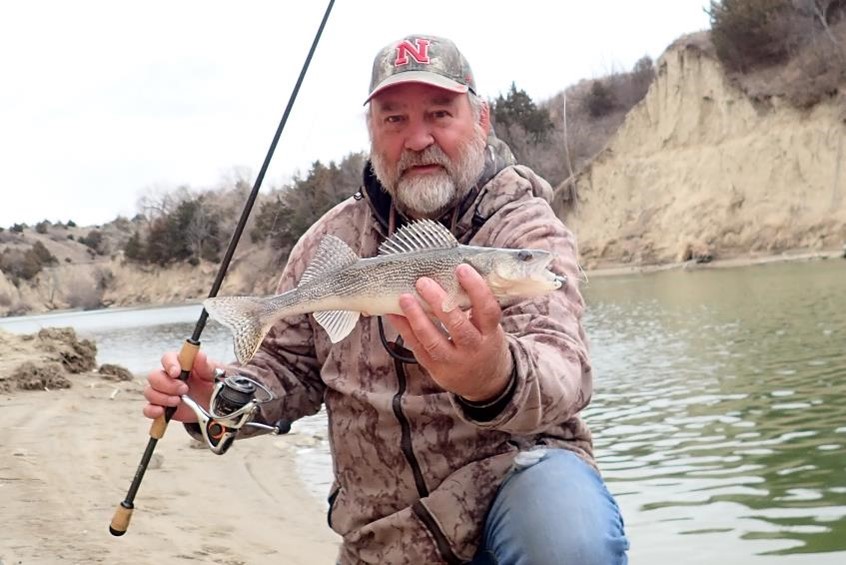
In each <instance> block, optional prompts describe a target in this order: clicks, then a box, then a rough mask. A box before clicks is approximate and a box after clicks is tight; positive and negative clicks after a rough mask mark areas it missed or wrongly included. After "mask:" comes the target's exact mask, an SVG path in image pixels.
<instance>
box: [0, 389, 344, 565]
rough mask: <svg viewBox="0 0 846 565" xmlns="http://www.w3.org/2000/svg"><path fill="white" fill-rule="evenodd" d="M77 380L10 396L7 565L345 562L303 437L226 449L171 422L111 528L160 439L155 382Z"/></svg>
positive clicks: (2, 462)
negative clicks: (304, 454) (308, 481)
mask: <svg viewBox="0 0 846 565" xmlns="http://www.w3.org/2000/svg"><path fill="white" fill-rule="evenodd" d="M71 380H72V381H73V386H72V387H71V388H69V389H64V390H54V391H12V392H10V393H0V426H2V429H3V430H4V433H3V435H2V436H0V453H2V454H3V455H2V457H0V524H3V528H2V532H0V563H3V564H4V565H11V564H18V563H20V564H22V565H30V564H41V563H45V564H49V563H66V562H67V563H109V564H112V563H132V564H139V565H143V564H147V563H149V564H157V565H158V564H161V563H193V564H196V563H221V564H227V565H237V564H248V563H287V564H312V563H333V562H334V559H335V555H336V551H337V544H338V538H337V536H335V534H334V533H332V532H331V530H330V529H329V527H328V526H327V524H326V520H325V508H324V507H323V506H322V505H321V504H320V502H318V500H317V499H316V498H315V497H314V496H313V495H312V494H310V493H309V492H308V491H307V489H306V488H305V485H304V484H302V482H301V481H300V479H299V478H298V477H297V473H296V471H295V464H294V455H295V449H296V448H295V447H294V445H295V443H296V441H297V438H296V436H293V437H289V436H285V437H280V438H269V437H263V438H256V439H253V440H249V441H244V442H242V443H239V444H236V445H235V446H233V447H232V449H231V450H230V451H229V452H228V453H226V454H225V455H223V456H217V455H214V454H212V453H211V452H209V451H207V450H203V449H196V448H193V447H192V446H191V441H190V438H189V436H188V435H187V434H186V433H185V432H184V431H183V430H182V429H181V425H179V424H174V425H172V426H170V427H169V429H168V431H167V434H166V435H165V437H164V438H163V439H162V440H161V441H160V442H159V444H158V446H157V449H156V452H155V454H154V460H158V461H154V464H153V465H151V468H150V469H149V470H148V472H147V474H146V476H145V478H144V481H143V483H142V484H141V488H140V490H139V492H138V496H137V497H136V500H135V502H136V509H135V512H134V515H133V517H132V523H131V524H130V528H129V530H128V532H127V533H126V535H124V536H123V537H120V538H116V537H113V536H111V535H110V534H109V533H108V525H109V522H110V521H111V518H112V515H113V513H114V510H115V508H116V507H117V505H118V504H119V503H120V501H121V500H123V498H124V497H125V495H126V490H127V488H128V487H129V484H130V481H131V479H132V476H133V475H134V473H135V469H136V466H137V464H138V461H139V459H140V457H141V454H142V452H143V449H144V447H145V446H146V444H147V438H148V437H149V436H148V431H149V421H148V420H146V419H145V418H144V417H143V416H142V415H141V407H142V406H143V398H142V396H141V390H142V387H143V381H141V380H140V379H137V378H136V379H134V380H132V381H125V382H112V381H106V380H104V379H103V378H102V377H101V376H99V375H97V374H96V373H83V374H77V375H72V376H71ZM154 467H155V468H154Z"/></svg>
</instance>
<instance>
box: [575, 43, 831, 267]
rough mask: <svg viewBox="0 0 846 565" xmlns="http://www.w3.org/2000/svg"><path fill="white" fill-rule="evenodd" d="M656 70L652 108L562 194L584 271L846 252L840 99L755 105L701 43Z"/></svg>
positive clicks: (678, 48) (646, 105) (647, 103)
mask: <svg viewBox="0 0 846 565" xmlns="http://www.w3.org/2000/svg"><path fill="white" fill-rule="evenodd" d="M657 65H658V69H657V77H656V79H655V81H654V82H653V83H652V84H651V86H650V88H649V90H648V92H647V94H646V96H645V98H644V99H643V100H642V101H640V102H639V103H638V104H637V105H636V106H635V107H634V108H633V109H632V110H631V111H630V112H629V113H628V114H627V116H626V118H625V121H624V123H623V125H622V126H621V127H620V129H619V130H618V131H617V132H616V133H615V134H614V136H613V137H612V138H611V140H610V141H609V143H608V144H607V145H606V147H605V148H604V150H602V151H601V152H600V153H599V154H598V155H597V156H596V158H595V159H594V160H593V161H592V162H591V163H590V164H589V165H588V166H586V167H585V168H584V169H583V170H582V171H581V173H580V174H579V175H578V176H577V178H576V179H575V186H574V187H569V190H568V191H564V190H563V187H562V189H561V190H559V193H560V194H562V193H566V192H570V193H574V194H575V198H573V197H571V198H569V200H568V205H567V207H566V209H565V210H564V211H563V212H562V215H563V217H564V219H565V221H566V222H567V224H568V225H569V226H570V227H571V228H572V229H573V230H574V231H575V233H576V234H577V236H578V239H579V247H580V253H581V260H582V262H583V264H584V265H585V266H587V267H589V268H591V267H593V268H595V267H602V266H610V265H624V264H633V265H648V264H661V263H671V262H675V261H685V260H688V259H692V258H696V257H698V256H699V257H703V258H706V257H708V256H713V257H715V258H737V257H755V256H760V255H775V254H781V253H789V252H796V251H805V252H808V251H826V250H836V249H839V248H841V247H842V246H843V245H844V243H846V198H844V192H846V187H844V178H843V177H844V176H846V171H844V170H843V169H844V163H843V157H844V133H846V123H844V118H845V117H846V111H844V103H843V101H842V100H840V99H839V98H838V97H837V96H832V97H831V98H829V99H828V100H827V101H824V102H823V103H821V104H817V105H816V106H814V107H813V108H811V109H808V110H798V109H796V108H794V107H792V106H790V105H789V104H788V103H787V102H786V101H784V100H783V99H781V98H779V97H768V98H764V99H758V100H753V99H751V98H749V97H748V96H746V95H745V94H744V93H743V92H742V91H741V90H739V89H738V88H736V87H735V86H733V84H732V83H731V81H730V80H729V79H728V78H727V77H726V75H725V73H724V71H723V68H722V67H721V66H720V64H719V62H718V61H717V60H716V59H715V58H714V57H713V55H711V54H709V53H708V52H707V50H705V49H702V48H701V47H700V46H698V45H697V44H696V43H695V42H685V41H679V42H677V43H676V44H674V45H673V46H671V47H670V48H669V49H668V50H667V51H666V52H665V53H664V54H663V55H662V56H661V58H660V59H659V60H658V62H657ZM573 188H574V189H575V190H573Z"/></svg>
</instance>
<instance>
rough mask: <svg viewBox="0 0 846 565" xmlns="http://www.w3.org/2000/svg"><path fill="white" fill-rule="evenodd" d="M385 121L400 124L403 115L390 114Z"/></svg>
mask: <svg viewBox="0 0 846 565" xmlns="http://www.w3.org/2000/svg"><path fill="white" fill-rule="evenodd" d="M385 121H386V122H387V123H389V124H398V123H400V122H401V121H402V116H388V117H387V118H385Z"/></svg>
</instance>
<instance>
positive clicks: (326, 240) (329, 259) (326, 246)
mask: <svg viewBox="0 0 846 565" xmlns="http://www.w3.org/2000/svg"><path fill="white" fill-rule="evenodd" d="M358 259H359V257H358V255H356V254H355V251H353V250H352V249H350V246H349V245H347V244H346V243H344V242H343V241H341V240H340V239H338V238H337V237H335V236H334V235H326V236H323V239H322V240H320V246H319V247H318V248H317V253H315V254H314V259H312V260H311V263H310V264H309V266H308V268H307V269H306V270H305V272H304V273H303V276H302V277H301V278H300V284H304V283H307V282H310V281H312V280H314V279H317V278H320V277H322V276H324V275H327V274H329V273H334V272H335V271H337V270H339V269H343V268H344V267H348V266H350V265H352V264H353V263H355V262H356V261H358Z"/></svg>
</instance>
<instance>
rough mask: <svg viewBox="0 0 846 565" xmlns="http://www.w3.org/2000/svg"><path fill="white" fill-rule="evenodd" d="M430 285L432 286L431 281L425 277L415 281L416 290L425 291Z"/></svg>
mask: <svg viewBox="0 0 846 565" xmlns="http://www.w3.org/2000/svg"><path fill="white" fill-rule="evenodd" d="M431 284H432V281H430V280H429V279H427V278H426V277H423V278H421V279H419V280H418V281H417V288H420V289H426V288H429V285H431Z"/></svg>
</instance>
